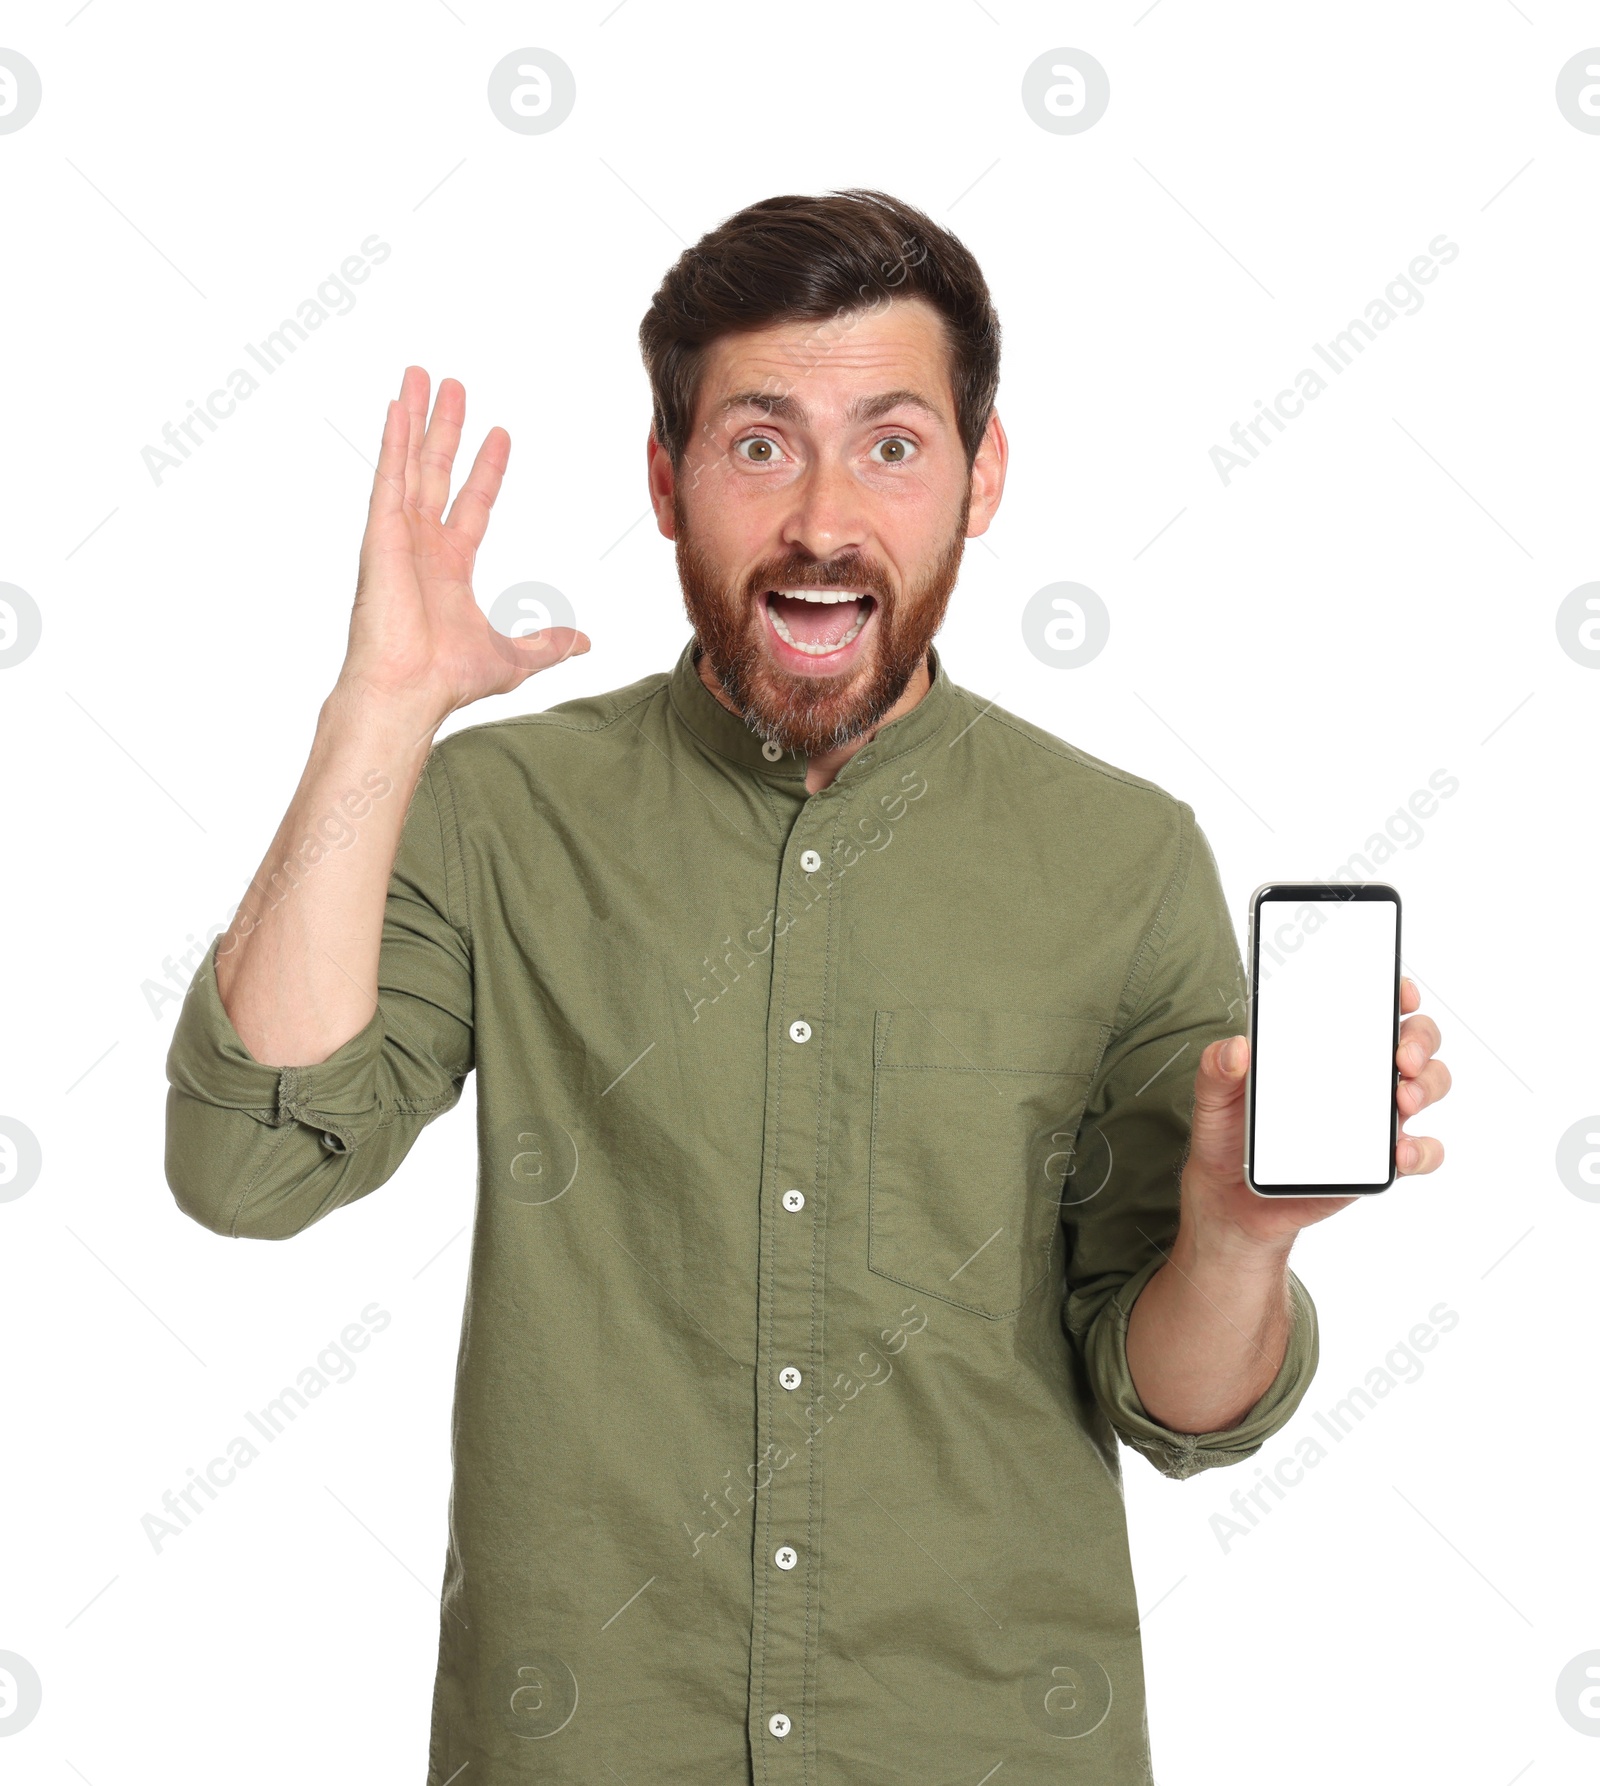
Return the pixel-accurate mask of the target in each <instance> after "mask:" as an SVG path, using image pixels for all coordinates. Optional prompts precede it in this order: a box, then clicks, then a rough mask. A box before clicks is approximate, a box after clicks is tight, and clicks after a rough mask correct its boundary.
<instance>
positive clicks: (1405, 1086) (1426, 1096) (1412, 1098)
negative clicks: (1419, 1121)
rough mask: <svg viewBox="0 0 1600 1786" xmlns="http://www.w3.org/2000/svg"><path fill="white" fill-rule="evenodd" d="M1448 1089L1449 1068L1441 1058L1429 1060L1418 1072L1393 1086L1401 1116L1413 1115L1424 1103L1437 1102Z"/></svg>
mask: <svg viewBox="0 0 1600 1786" xmlns="http://www.w3.org/2000/svg"><path fill="white" fill-rule="evenodd" d="M1449 1089H1450V1069H1449V1068H1448V1067H1447V1066H1446V1065H1445V1064H1444V1062H1443V1061H1442V1060H1430V1061H1429V1062H1428V1064H1427V1065H1426V1066H1425V1067H1424V1068H1423V1069H1422V1071H1421V1072H1420V1073H1418V1074H1416V1075H1414V1076H1413V1077H1412V1078H1410V1079H1402V1080H1401V1081H1400V1083H1399V1085H1398V1086H1396V1087H1395V1094H1394V1095H1395V1099H1396V1101H1397V1102H1398V1103H1399V1106H1400V1115H1401V1118H1402V1119H1404V1118H1406V1117H1411V1116H1415V1115H1416V1113H1417V1112H1418V1111H1419V1110H1420V1109H1421V1108H1422V1107H1423V1105H1424V1104H1436V1103H1438V1101H1439V1099H1440V1098H1442V1097H1443V1096H1444V1095H1445V1093H1446V1092H1447V1091H1449Z"/></svg>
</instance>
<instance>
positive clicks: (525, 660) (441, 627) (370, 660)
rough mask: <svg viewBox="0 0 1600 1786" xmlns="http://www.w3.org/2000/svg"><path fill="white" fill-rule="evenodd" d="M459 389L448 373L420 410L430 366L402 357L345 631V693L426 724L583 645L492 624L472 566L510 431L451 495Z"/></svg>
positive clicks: (564, 630)
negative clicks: (511, 632) (405, 362)
mask: <svg viewBox="0 0 1600 1786" xmlns="http://www.w3.org/2000/svg"><path fill="white" fill-rule="evenodd" d="M466 407H467V394H466V391H465V390H464V389H463V388H462V386H461V385H460V383H459V382H458V381H457V380H455V379H453V378H447V379H444V380H442V381H441V383H440V385H439V394H438V397H437V399H436V401H435V403H434V406H433V415H432V418H431V420H430V419H429V418H428V374H427V373H426V372H425V371H424V370H423V369H422V368H421V367H420V366H408V367H407V368H406V372H405V377H404V378H403V379H402V380H401V384H400V398H399V401H398V402H392V403H390V405H389V411H388V415H387V416H386V418H385V420H384V427H383V445H382V448H381V450H380V452H379V455H378V469H377V472H376V474H375V476H374V477H373V480H372V497H371V501H370V503H369V505H368V508H367V529H366V534H365V536H364V537H363V539H362V542H361V565H360V575H359V577H358V578H357V582H356V599H355V608H354V611H353V612H352V614H351V616H350V638H349V644H348V647H347V650H346V654H345V662H344V667H343V669H342V670H341V671H340V675H339V686H340V690H341V692H343V693H345V694H351V693H356V694H362V695H375V696H377V697H379V698H380V699H381V700H382V701H384V702H385V703H386V704H387V703H393V704H395V705H396V706H397V707H398V708H399V709H402V710H404V711H406V712H408V713H412V714H414V715H415V716H416V718H417V723H418V724H419V726H423V727H427V728H430V729H431V728H432V727H434V726H437V725H438V723H439V722H440V721H441V720H442V719H443V718H444V717H445V716H446V715H447V714H449V713H452V712H454V711H455V709H456V708H458V707H465V706H466V705H467V704H468V703H469V702H472V701H477V700H481V699H482V698H483V697H484V696H485V695H498V694H508V693H510V691H511V690H512V689H514V688H516V687H517V686H518V685H519V684H520V683H522V682H523V681H525V680H526V679H527V678H528V677H529V676H531V675H533V674H534V672H535V671H536V670H542V669H544V668H546V667H547V666H548V665H550V664H553V663H559V662H560V661H561V660H562V659H563V658H565V657H571V656H574V655H576V654H579V653H582V652H585V651H587V650H588V649H589V640H588V638H587V637H586V636H585V635H584V634H583V633H581V632H578V631H576V630H575V629H574V628H572V627H569V626H551V627H546V628H545V629H544V630H543V631H542V632H540V633H538V634H532V635H529V636H527V637H525V638H520V639H513V638H510V637H508V636H507V635H506V634H504V633H498V632H496V631H495V630H494V628H493V627H491V626H490V624H489V621H488V618H487V616H486V615H485V614H484V612H483V610H482V609H481V608H480V607H479V606H478V603H477V601H476V600H475V598H474V596H473V593H472V569H473V564H474V561H475V560H476V557H477V553H478V548H479V546H480V545H481V544H482V543H483V536H484V533H485V531H486V530H487V528H488V525H489V514H490V511H491V510H492V509H493V507H494V501H495V497H496V496H497V495H498V494H499V492H500V484H501V480H502V479H503V478H504V476H505V470H506V462H507V460H508V459H509V457H510V454H511V436H510V435H509V434H507V433H506V431H505V429H504V428H491V429H490V430H489V432H488V434H487V435H486V436H485V437H484V442H483V445H482V446H481V447H480V448H479V449H478V456H477V458H476V459H474V460H473V462H472V470H471V472H470V473H469V474H468V476H467V480H466V482H465V483H464V484H463V485H462V486H461V488H460V490H458V491H457V493H456V498H455V501H454V502H453V503H451V504H450V512H449V514H448V516H447V515H446V514H445V504H446V502H447V501H449V497H450V473H451V468H452V467H453V465H454V464H455V456H456V449H457V447H458V446H459V445H460V443H461V425H462V422H463V420H464V419H465V416H466Z"/></svg>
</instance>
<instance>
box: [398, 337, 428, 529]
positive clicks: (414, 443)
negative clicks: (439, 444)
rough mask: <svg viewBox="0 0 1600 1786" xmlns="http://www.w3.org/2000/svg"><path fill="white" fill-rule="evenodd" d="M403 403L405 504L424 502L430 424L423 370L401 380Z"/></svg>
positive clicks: (408, 369)
mask: <svg viewBox="0 0 1600 1786" xmlns="http://www.w3.org/2000/svg"><path fill="white" fill-rule="evenodd" d="M400 401H401V402H402V403H403V404H404V405H405V409H406V415H407V418H408V420H409V424H410V428H409V432H408V434H407V436H406V501H407V502H409V503H411V504H413V505H415V504H416V503H418V502H420V501H421V499H422V437H423V434H424V433H425V432H426V430H427V423H428V375H427V373H426V372H424V371H423V369H422V368H421V367H420V366H407V367H406V371H405V377H404V378H402V379H401V380H400Z"/></svg>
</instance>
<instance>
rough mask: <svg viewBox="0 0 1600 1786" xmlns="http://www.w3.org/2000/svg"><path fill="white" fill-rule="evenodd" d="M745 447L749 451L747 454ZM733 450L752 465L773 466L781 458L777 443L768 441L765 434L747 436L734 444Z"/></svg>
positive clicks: (781, 454)
mask: <svg viewBox="0 0 1600 1786" xmlns="http://www.w3.org/2000/svg"><path fill="white" fill-rule="evenodd" d="M746 447H748V448H749V449H750V450H749V451H748V452H746V451H745V448H746ZM733 450H734V452H736V453H737V454H738V455H739V457H740V458H741V459H745V460H748V461H749V463H750V464H752V465H774V464H776V463H777V461H778V460H779V459H781V458H782V457H783V453H782V451H781V450H780V449H779V446H778V443H777V441H775V440H772V439H769V438H768V436H767V435H765V434H750V435H747V436H746V437H745V438H744V439H743V440H739V441H735V442H734V447H733Z"/></svg>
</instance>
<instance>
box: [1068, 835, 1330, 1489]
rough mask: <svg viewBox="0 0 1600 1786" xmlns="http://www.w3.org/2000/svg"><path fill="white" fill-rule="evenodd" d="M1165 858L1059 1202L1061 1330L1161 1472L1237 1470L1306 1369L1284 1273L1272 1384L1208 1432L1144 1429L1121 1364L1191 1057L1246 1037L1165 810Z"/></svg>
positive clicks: (1217, 883) (1191, 839)
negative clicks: (1165, 874) (1286, 1323)
mask: <svg viewBox="0 0 1600 1786" xmlns="http://www.w3.org/2000/svg"><path fill="white" fill-rule="evenodd" d="M1174 804H1175V807H1176V823H1175V839H1174V842H1175V857H1174V862H1173V866H1172V871H1171V876H1170V878H1169V879H1168V880H1167V881H1166V883H1165V888H1164V892H1163V896H1162V898H1161V902H1160V905H1159V907H1158V909H1157V911H1156V913H1155V916H1154V917H1153V919H1152V920H1151V924H1150V928H1149V931H1148V934H1147V935H1146V937H1145V939H1144V944H1143V947H1142V948H1141V950H1140V952H1139V956H1138V958H1137V959H1136V960H1135V962H1134V965H1133V967H1132V969H1131V970H1130V973H1129V979H1128V985H1127V987H1126V988H1125V990H1124V993H1123V997H1122V1004H1121V1007H1120V1009H1119V1011H1118V1014H1117V1022H1116V1024H1115V1025H1114V1026H1113V1033H1112V1036H1111V1039H1110V1041H1109V1042H1108V1043H1107V1046H1106V1048H1105V1051H1104V1053H1103V1054H1102V1056H1101V1060H1100V1064H1099V1067H1098V1069H1097V1071H1096V1074H1095V1080H1094V1084H1093V1085H1092V1086H1091V1088H1090V1093H1089V1099H1088V1102H1087V1104H1086V1106H1085V1109H1084V1117H1083V1122H1082V1125H1081V1127H1080V1129H1079V1135H1078V1144H1077V1147H1076V1149H1075V1153H1074V1161H1073V1169H1072V1171H1071V1172H1070V1173H1069V1175H1068V1177H1067V1180H1066V1184H1065V1187H1064V1189H1063V1195H1062V1223H1063V1226H1064V1228H1065V1230H1066V1235H1067V1287H1066V1295H1065V1298H1064V1300H1063V1304H1062V1322H1063V1326H1064V1327H1065V1329H1066V1332H1067V1336H1068V1338H1069V1339H1070V1340H1071V1341H1072V1342H1073V1344H1074V1345H1075V1346H1076V1347H1077V1349H1078V1352H1079V1354H1080V1356H1081V1358H1082V1360H1083V1364H1084V1368H1085V1371H1086V1373H1087V1376H1088V1381H1089V1386H1090V1389H1091V1390H1092V1392H1093V1395H1094V1399H1095V1402H1096V1403H1097V1404H1098V1406H1099V1408H1100V1410H1101V1412H1102V1413H1103V1414H1104V1416H1105V1418H1106V1420H1107V1421H1108V1422H1109V1423H1110V1425H1111V1427H1112V1429H1113V1431H1114V1432H1115V1433H1116V1434H1117V1436H1118V1437H1119V1438H1120V1439H1121V1440H1122V1441H1123V1443H1125V1444H1127V1445H1129V1446H1131V1447H1132V1448H1133V1449H1134V1450H1135V1451H1137V1452H1138V1453H1139V1454H1140V1455H1141V1456H1143V1457H1145V1458H1148V1459H1149V1461H1150V1462H1151V1463H1152V1464H1154V1465H1155V1467H1156V1468H1157V1469H1158V1470H1160V1471H1161V1472H1162V1474H1163V1475H1166V1476H1171V1477H1175V1478H1182V1477H1186V1476H1192V1475H1195V1474H1196V1473H1197V1472H1198V1471H1201V1470H1206V1469H1213V1468H1216V1467H1217V1466H1219V1465H1223V1464H1232V1463H1238V1462H1241V1461H1242V1460H1243V1459H1245V1458H1247V1457H1251V1456H1253V1455H1254V1454H1255V1452H1257V1451H1258V1450H1259V1449H1260V1448H1261V1446H1262V1445H1263V1444H1264V1443H1265V1441H1266V1440H1267V1439H1268V1438H1270V1437H1271V1436H1272V1434H1273V1433H1275V1432H1277V1431H1278V1430H1279V1428H1281V1427H1282V1426H1284V1425H1285V1424H1286V1423H1287V1422H1288V1420H1289V1419H1290V1417H1291V1416H1292V1415H1293V1413H1294V1411H1295V1409H1296V1408H1297V1407H1298V1406H1299V1404H1300V1401H1301V1399H1302V1397H1303V1396H1304V1395H1305V1393H1306V1390H1307V1389H1308V1388H1309V1387H1310V1385H1311V1379H1312V1377H1313V1375H1314V1374H1315V1372H1316V1366H1317V1316H1316V1308H1315V1305H1314V1304H1313V1303H1312V1300H1311V1297H1310V1294H1309V1293H1308V1292H1307V1290H1306V1288H1305V1285H1304V1284H1302V1283H1301V1281H1300V1279H1299V1278H1298V1277H1297V1276H1295V1274H1294V1273H1293V1272H1290V1274H1289V1292H1290V1307H1291V1325H1290V1333H1289V1342H1288V1348H1287V1351H1286V1353H1285V1355H1284V1360H1283V1364H1282V1366H1281V1367H1280V1369H1279V1371H1278V1374H1277V1376H1276V1377H1275V1378H1274V1379H1273V1381H1272V1383H1271V1384H1270V1385H1269V1387H1268V1388H1267V1390H1266V1392H1265V1393H1264V1394H1263V1395H1262V1396H1261V1398H1260V1400H1259V1401H1257V1402H1256V1404H1255V1406H1254V1407H1252V1408H1251V1409H1250V1410H1249V1412H1248V1413H1247V1414H1246V1415H1245V1416H1244V1418H1243V1419H1242V1420H1241V1421H1239V1422H1238V1423H1237V1424H1236V1425H1234V1426H1232V1427H1230V1428H1228V1429H1227V1430H1225V1431H1222V1432H1211V1433H1181V1432H1177V1431H1174V1430H1173V1429H1172V1428H1170V1427H1166V1426H1163V1425H1162V1424H1161V1423H1160V1422H1159V1421H1156V1420H1152V1419H1151V1418H1150V1416H1149V1414H1148V1413H1147V1412H1146V1411H1145V1408H1144V1406H1143V1404H1142V1403H1141V1402H1140V1400H1139V1395H1138V1391H1137V1390H1136V1388H1135V1387H1134V1382H1133V1375H1132V1372H1131V1371H1130V1369H1129V1367H1128V1352H1127V1334H1128V1318H1129V1316H1130V1315H1131V1313H1132V1311H1133V1306H1134V1303H1135V1302H1136V1301H1137V1300H1138V1297H1139V1293H1140V1291H1142V1290H1143V1289H1144V1287H1145V1285H1146V1284H1147V1283H1148V1282H1149V1280H1150V1279H1151V1278H1152V1277H1153V1276H1154V1275H1155V1273H1156V1272H1157V1271H1159V1270H1160V1268H1161V1266H1162V1265H1163V1264H1164V1263H1165V1261H1166V1257H1167V1254H1168V1252H1169V1251H1170V1250H1171V1247H1172V1243H1173V1241H1174V1240H1175V1239H1176V1237H1177V1232H1178V1213H1179V1194H1180V1184H1181V1181H1182V1174H1183V1162H1184V1157H1185V1154H1186V1152H1187V1149H1188V1143H1189V1126H1190V1118H1191V1115H1192V1112H1193V1107H1194V1077H1195V1072H1196V1070H1197V1068H1198V1066H1199V1063H1200V1056H1201V1055H1202V1054H1203V1053H1204V1052H1205V1050H1206V1048H1207V1047H1208V1046H1209V1045H1210V1044H1211V1043H1212V1042H1214V1041H1216V1040H1218V1039H1219V1038H1220V1037H1223V1036H1231V1035H1239V1034H1243V1033H1244V1032H1245V1030H1246V1029H1247V1027H1248V1023H1247V1007H1246V1003H1245V985H1244V973H1243V968H1242V965H1241V963H1240V959H1239V945H1238V940H1237V938H1236V936H1235V934H1234V929H1233V922H1232V919H1231V918H1230V916H1229V913H1228V907H1227V900H1226V898H1225V896H1224V894H1223V891H1222V885H1221V879H1220V876H1219V875H1218V873H1217V865H1216V860H1215V858H1214V856H1213V855H1212V852H1211V848H1210V845H1209V844H1208V842H1207V841H1206V837H1205V834H1204V832H1202V831H1201V829H1200V828H1199V826H1198V824H1196V822H1195V816H1194V811H1193V809H1192V808H1191V807H1189V806H1188V805H1186V804H1184V803H1183V802H1181V801H1179V802H1175V803H1174Z"/></svg>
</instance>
